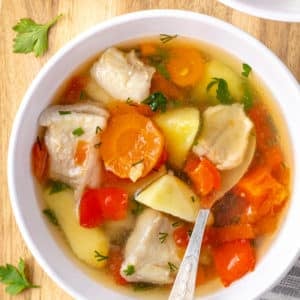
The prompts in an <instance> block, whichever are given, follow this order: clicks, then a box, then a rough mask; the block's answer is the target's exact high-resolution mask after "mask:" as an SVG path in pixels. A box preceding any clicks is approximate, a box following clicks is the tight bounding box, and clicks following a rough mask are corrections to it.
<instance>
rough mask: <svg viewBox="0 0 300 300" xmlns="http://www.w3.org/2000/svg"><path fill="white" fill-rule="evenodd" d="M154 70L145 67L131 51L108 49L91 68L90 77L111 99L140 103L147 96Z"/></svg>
mask: <svg viewBox="0 0 300 300" xmlns="http://www.w3.org/2000/svg"><path fill="white" fill-rule="evenodd" d="M154 72H155V68H153V67H151V66H147V65H145V64H144V63H143V62H142V61H141V60H139V59H138V58H137V56H136V54H135V51H134V50H132V51H130V52H129V53H125V52H122V51H120V50H118V49H116V48H108V49H107V50H105V51H104V52H103V54H102V55H101V57H100V59H99V60H98V61H97V62H96V63H95V64H94V65H93V66H92V68H91V76H92V77H93V78H94V79H95V80H96V82H97V83H98V84H99V85H100V86H101V87H102V88H103V89H104V90H105V91H106V92H107V93H109V94H110V95H111V96H112V97H113V98H115V99H118V100H123V101H126V100H127V99H131V100H132V101H135V102H141V101H143V100H144V99H145V98H147V97H148V96H149V91H150V85H151V79H152V75H153V74H154Z"/></svg>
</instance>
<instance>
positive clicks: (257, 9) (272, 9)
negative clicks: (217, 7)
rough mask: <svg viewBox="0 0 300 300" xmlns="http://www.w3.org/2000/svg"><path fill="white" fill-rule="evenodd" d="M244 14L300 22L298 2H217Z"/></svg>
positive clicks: (284, 0)
mask: <svg viewBox="0 0 300 300" xmlns="http://www.w3.org/2000/svg"><path fill="white" fill-rule="evenodd" d="M219 1H220V2H222V3H224V4H225V5H228V6H230V7H232V8H234V9H237V10H240V11H242V12H244V13H246V14H249V15H253V16H256V17H261V18H265V19H270V20H277V21H286V22H300V1H299V0H219Z"/></svg>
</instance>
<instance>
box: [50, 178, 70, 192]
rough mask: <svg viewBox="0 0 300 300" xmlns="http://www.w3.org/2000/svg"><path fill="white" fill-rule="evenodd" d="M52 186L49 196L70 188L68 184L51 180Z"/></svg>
mask: <svg viewBox="0 0 300 300" xmlns="http://www.w3.org/2000/svg"><path fill="white" fill-rule="evenodd" d="M50 186H51V188H50V191H49V195H52V194H56V193H59V192H61V191H63V190H66V189H69V188H70V187H69V186H68V185H67V184H66V183H63V182H61V181H55V180H50Z"/></svg>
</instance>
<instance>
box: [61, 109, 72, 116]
mask: <svg viewBox="0 0 300 300" xmlns="http://www.w3.org/2000/svg"><path fill="white" fill-rule="evenodd" d="M58 113H59V114H60V115H70V114H71V113H72V112H70V111H68V110H60V111H58Z"/></svg>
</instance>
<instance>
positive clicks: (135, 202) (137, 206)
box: [131, 200, 145, 216]
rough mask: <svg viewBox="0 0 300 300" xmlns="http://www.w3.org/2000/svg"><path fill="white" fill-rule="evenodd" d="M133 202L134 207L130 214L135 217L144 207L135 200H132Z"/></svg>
mask: <svg viewBox="0 0 300 300" xmlns="http://www.w3.org/2000/svg"><path fill="white" fill-rule="evenodd" d="M133 202H134V206H135V207H134V208H133V209H132V210H131V213H132V214H133V215H135V216H138V215H140V214H141V213H142V212H143V210H144V209H145V206H144V205H143V204H142V203H140V202H138V201H136V200H133Z"/></svg>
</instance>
